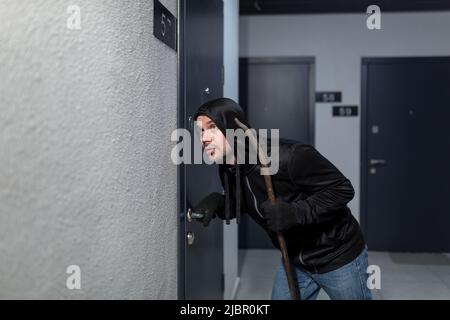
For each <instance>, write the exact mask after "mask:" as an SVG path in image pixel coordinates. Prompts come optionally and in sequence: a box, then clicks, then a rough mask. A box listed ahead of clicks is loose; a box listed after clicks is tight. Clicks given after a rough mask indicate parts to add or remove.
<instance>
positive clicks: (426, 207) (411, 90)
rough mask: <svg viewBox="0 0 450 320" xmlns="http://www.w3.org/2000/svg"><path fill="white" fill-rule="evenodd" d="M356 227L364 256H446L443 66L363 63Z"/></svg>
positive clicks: (448, 150) (449, 151) (446, 69)
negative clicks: (371, 252)
mask: <svg viewBox="0 0 450 320" xmlns="http://www.w3.org/2000/svg"><path fill="white" fill-rule="evenodd" d="M362 70H363V73H362V81H363V82H362V83H363V86H362V145H361V147H362V153H361V157H362V159H361V161H362V163H361V164H362V167H361V168H362V171H361V177H362V185H361V186H362V190H361V196H362V198H361V219H362V224H363V228H364V230H365V233H366V237H367V242H368V245H369V247H370V249H372V250H383V251H411V252H414V251H415V252H449V251H450V232H448V230H449V226H450V214H449V212H450V202H449V201H448V198H449V195H450V168H449V164H450V141H449V138H448V136H449V135H448V133H447V130H446V129H447V128H448V119H450V107H449V106H450V104H449V101H450V90H449V84H450V58H438V57H436V58H393V59H363V64H362Z"/></svg>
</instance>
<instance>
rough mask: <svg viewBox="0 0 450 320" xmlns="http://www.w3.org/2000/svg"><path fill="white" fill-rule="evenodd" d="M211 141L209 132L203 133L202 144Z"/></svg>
mask: <svg viewBox="0 0 450 320" xmlns="http://www.w3.org/2000/svg"><path fill="white" fill-rule="evenodd" d="M210 141H211V135H210V133H209V130H205V131H203V133H202V142H210Z"/></svg>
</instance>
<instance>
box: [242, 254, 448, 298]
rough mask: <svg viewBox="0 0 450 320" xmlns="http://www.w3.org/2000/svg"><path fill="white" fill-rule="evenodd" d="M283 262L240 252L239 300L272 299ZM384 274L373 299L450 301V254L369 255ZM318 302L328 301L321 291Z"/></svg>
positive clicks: (265, 255)
mask: <svg viewBox="0 0 450 320" xmlns="http://www.w3.org/2000/svg"><path fill="white" fill-rule="evenodd" d="M279 261H280V253H279V251H277V250H241V251H240V253H239V262H240V263H239V264H240V277H241V281H240V284H239V289H238V291H237V294H236V299H249V300H253V299H270V294H271V289H272V281H273V276H274V274H275V270H276V267H277V266H278V263H279ZM369 264H370V265H377V266H379V267H380V271H381V289H380V290H377V289H374V290H372V294H373V297H374V299H433V300H434V299H450V254H432V253H389V252H373V251H372V252H369ZM318 299H328V296H327V295H326V293H325V292H323V290H321V292H320V294H319V296H318Z"/></svg>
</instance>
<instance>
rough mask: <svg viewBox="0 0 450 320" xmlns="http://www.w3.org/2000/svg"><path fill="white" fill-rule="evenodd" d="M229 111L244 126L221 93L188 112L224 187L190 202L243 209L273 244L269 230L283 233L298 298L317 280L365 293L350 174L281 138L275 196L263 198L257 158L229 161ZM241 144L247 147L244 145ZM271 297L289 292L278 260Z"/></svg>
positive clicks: (210, 209)
mask: <svg viewBox="0 0 450 320" xmlns="http://www.w3.org/2000/svg"><path fill="white" fill-rule="evenodd" d="M234 118H237V119H238V120H239V121H241V122H242V123H244V124H246V125H247V126H249V124H248V122H247V121H246V119H245V116H244V112H243V110H242V108H241V107H240V106H239V105H238V104H237V103H236V102H234V101H233V100H231V99H227V98H220V99H216V100H212V101H209V102H207V103H205V104H203V105H202V106H201V107H200V108H199V110H198V112H197V113H196V115H195V120H196V124H197V125H198V127H199V129H200V130H201V139H202V145H203V148H204V151H205V152H206V153H207V154H208V156H209V157H210V159H211V160H212V161H215V162H216V163H219V174H220V178H221V181H222V185H223V187H224V190H225V191H224V193H225V194H224V195H222V194H219V193H212V194H210V195H208V196H206V197H205V198H204V199H203V200H202V201H200V203H199V204H198V205H196V206H195V207H194V210H195V211H196V212H199V213H203V214H204V218H203V219H202V221H203V224H204V225H205V226H207V225H208V224H209V222H210V221H211V219H212V218H214V217H215V216H218V217H220V218H222V219H227V220H228V219H230V218H237V219H239V215H240V212H241V210H242V212H246V213H248V214H249V215H250V216H251V217H252V218H253V219H254V220H255V221H256V222H257V223H258V224H259V225H260V226H261V227H262V228H263V229H264V230H265V231H266V232H267V234H268V235H269V237H270V238H271V239H272V242H273V244H274V245H275V247H277V248H279V246H278V242H277V237H276V232H282V233H283V234H284V237H285V239H286V245H287V249H288V255H289V258H290V260H291V264H292V267H293V270H294V272H295V277H296V281H297V287H298V293H299V297H300V299H302V300H303V299H315V298H316V297H317V294H318V293H319V290H320V288H323V289H324V290H325V292H326V293H327V294H328V296H329V297H330V298H331V299H371V298H372V297H371V293H370V290H369V289H368V287H367V278H368V275H367V266H368V255H367V246H366V244H365V241H364V237H363V235H362V232H361V229H360V227H359V224H358V222H357V221H356V220H355V218H354V217H353V215H352V214H351V212H350V209H349V208H348V207H347V203H348V202H349V201H350V200H351V199H352V198H353V196H354V189H353V187H352V185H351V183H350V181H349V180H348V179H347V178H346V177H345V176H344V175H343V174H342V173H341V172H340V171H339V170H338V169H337V168H336V167H335V166H334V165H333V164H331V163H330V162H329V161H328V160H327V159H325V158H324V157H323V156H322V155H321V154H320V153H319V152H318V151H317V150H316V149H314V148H313V147H312V146H310V145H308V144H304V143H302V142H296V141H285V140H280V142H279V169H278V172H277V173H276V174H274V175H272V176H271V178H272V183H273V189H274V191H275V195H276V198H277V201H276V204H274V205H273V204H271V203H270V202H269V201H268V199H267V193H266V188H265V184H264V176H262V175H261V174H260V163H259V162H258V163H256V164H251V163H248V162H250V161H247V162H246V163H244V164H239V163H237V162H236V150H237V148H236V144H235V146H234V148H231V145H230V144H229V143H228V141H227V139H226V129H233V130H236V129H238V128H239V127H238V126H237V124H236V122H235V121H234ZM246 150H247V152H248V150H249V149H248V148H246ZM272 299H290V293H289V289H288V284H287V278H286V274H285V271H284V266H283V263H282V261H280V265H279V268H278V270H277V272H276V275H275V280H274V283H273V289H272Z"/></svg>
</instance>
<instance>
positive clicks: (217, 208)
mask: <svg viewBox="0 0 450 320" xmlns="http://www.w3.org/2000/svg"><path fill="white" fill-rule="evenodd" d="M224 206H225V197H224V196H223V195H222V194H220V193H218V192H213V193H210V194H209V195H207V196H206V197H205V198H203V199H202V200H200V202H199V203H198V204H197V205H196V206H195V207H194V208H193V210H194V212H195V213H201V214H203V218H202V219H201V220H200V221H201V222H202V223H203V225H204V226H205V227H207V226H208V225H209V223H210V222H211V220H212V219H213V218H215V217H216V215H217V214H218V213H219V212H221V211H223V208H224Z"/></svg>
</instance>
